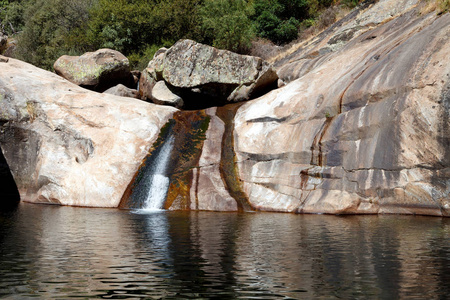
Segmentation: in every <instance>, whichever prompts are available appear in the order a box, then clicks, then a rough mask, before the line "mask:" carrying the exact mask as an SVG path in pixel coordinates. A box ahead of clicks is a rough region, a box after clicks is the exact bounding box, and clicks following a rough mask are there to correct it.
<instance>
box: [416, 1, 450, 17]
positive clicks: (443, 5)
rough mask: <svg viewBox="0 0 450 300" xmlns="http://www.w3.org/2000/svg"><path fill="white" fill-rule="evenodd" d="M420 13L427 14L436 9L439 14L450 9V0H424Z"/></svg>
mask: <svg viewBox="0 0 450 300" xmlns="http://www.w3.org/2000/svg"><path fill="white" fill-rule="evenodd" d="M422 2H423V5H422V7H421V9H420V13H421V14H423V15H425V14H429V13H431V12H433V11H435V12H436V13H437V14H438V15H440V14H443V13H445V12H448V11H450V0H422Z"/></svg>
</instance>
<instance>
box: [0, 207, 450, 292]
mask: <svg viewBox="0 0 450 300" xmlns="http://www.w3.org/2000/svg"><path fill="white" fill-rule="evenodd" d="M449 234H450V220H449V219H446V218H427V217H411V216H407V217H405V216H348V217H336V216H316V215H291V214H273V213H251V214H250V213H207V212H183V211H157V212H146V213H145V212H142V211H139V213H135V212H133V211H124V210H116V209H81V208H73V207H56V206H42V205H31V204H26V203H22V204H21V205H19V209H18V210H17V211H16V212H15V213H14V214H1V215H0V237H1V242H0V253H1V254H2V255H1V256H0V297H8V296H9V297H16V298H20V299H22V298H29V297H41V298H43V299H49V298H58V299H67V298H85V299H86V298H89V299H90V298H104V299H151V298H156V299H249V298H252V299H278V298H282V299H336V298H341V299H404V298H408V299H423V298H434V299H445V297H446V296H447V295H449V294H450V277H449V276H450V245H449V243H448V237H449Z"/></svg>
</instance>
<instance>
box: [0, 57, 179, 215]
mask: <svg viewBox="0 0 450 300" xmlns="http://www.w3.org/2000/svg"><path fill="white" fill-rule="evenodd" d="M174 111H176V109H174V108H172V107H165V106H158V105H154V104H150V103H146V102H144V101H140V100H135V99H131V98H124V97H118V96H114V95H109V94H100V93H96V92H92V91H88V90H86V89H83V88H80V87H78V86H77V85H75V84H72V83H70V82H68V81H67V80H64V79H63V78H61V77H60V76H58V75H56V74H54V73H51V72H47V71H44V70H41V69H39V68H36V67H34V66H32V65H30V64H27V63H24V62H21V61H19V60H15V59H11V58H10V59H9V60H7V59H1V60H0V146H1V150H2V151H3V154H4V156H5V158H6V161H7V163H8V165H9V167H10V169H11V172H12V174H13V176H14V179H15V182H16V184H17V187H18V189H19V192H20V196H21V199H22V200H23V201H29V202H39V203H54V204H62V205H76V206H97V207H117V206H118V205H119V201H120V199H121V197H122V195H123V193H124V191H125V189H126V187H127V185H128V184H129V182H130V181H131V179H132V178H133V176H134V174H135V173H136V171H137V170H138V168H139V166H140V164H141V162H142V160H143V159H144V157H145V156H146V155H147V154H148V150H149V148H150V147H151V145H152V143H153V142H154V141H155V140H156V139H157V137H158V134H159V131H160V128H161V127H162V126H163V125H164V124H165V123H166V122H167V120H168V119H169V118H170V117H171V116H172V114H173V112H174Z"/></svg>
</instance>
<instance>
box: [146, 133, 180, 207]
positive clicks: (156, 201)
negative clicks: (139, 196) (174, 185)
mask: <svg viewBox="0 0 450 300" xmlns="http://www.w3.org/2000/svg"><path fill="white" fill-rule="evenodd" d="M173 143H174V136H173V135H171V136H170V137H169V138H168V139H167V140H166V142H165V143H164V144H163V145H162V147H161V149H160V151H159V153H158V154H157V156H156V157H155V161H154V165H153V169H152V172H151V174H150V175H149V176H148V177H147V178H146V182H145V183H144V185H145V186H146V190H147V195H145V200H144V203H143V209H144V210H160V209H162V208H163V206H164V201H165V200H166V197H167V191H168V190H169V184H170V179H169V177H168V174H167V168H168V166H169V163H170V154H171V152H172V148H173Z"/></svg>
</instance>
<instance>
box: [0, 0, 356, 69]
mask: <svg viewBox="0 0 450 300" xmlns="http://www.w3.org/2000/svg"><path fill="white" fill-rule="evenodd" d="M359 2H361V1H359V0H150V1H149V0H16V1H15V0H9V1H8V0H0V23H1V26H2V28H0V30H3V31H4V32H5V33H7V34H9V35H12V34H16V33H18V32H19V33H18V34H17V37H18V48H17V51H16V56H17V57H18V58H20V59H22V60H25V61H28V62H31V63H33V64H35V65H37V66H40V67H43V68H46V69H50V70H51V69H52V65H53V62H54V61H55V60H56V59H57V58H58V57H59V56H61V55H63V54H70V55H79V54H81V53H84V52H87V51H94V50H96V49H99V48H112V49H115V50H118V51H120V52H122V53H123V54H125V55H126V56H127V57H128V58H129V59H130V62H131V64H132V65H133V67H137V68H140V69H142V68H143V67H144V66H145V65H146V64H147V63H148V61H149V60H150V59H151V57H152V55H153V53H154V52H155V51H156V50H157V49H159V48H160V47H163V46H165V47H169V46H171V45H172V44H173V43H175V42H176V41H177V40H178V39H181V38H190V39H193V40H196V41H198V42H201V43H206V44H209V45H213V46H215V47H218V48H222V49H228V50H232V51H236V52H239V53H248V52H249V50H250V47H251V43H252V41H254V40H255V39H256V38H263V39H267V40H270V41H272V42H273V43H275V44H277V45H282V44H285V43H289V42H290V41H292V40H295V39H296V38H297V37H298V35H299V30H301V28H306V27H308V26H309V25H311V24H314V20H315V19H316V18H317V17H318V16H319V12H321V11H323V10H324V9H326V8H327V7H329V6H331V5H336V4H340V5H345V6H348V7H354V6H355V5H357V4H358V3H359Z"/></svg>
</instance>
